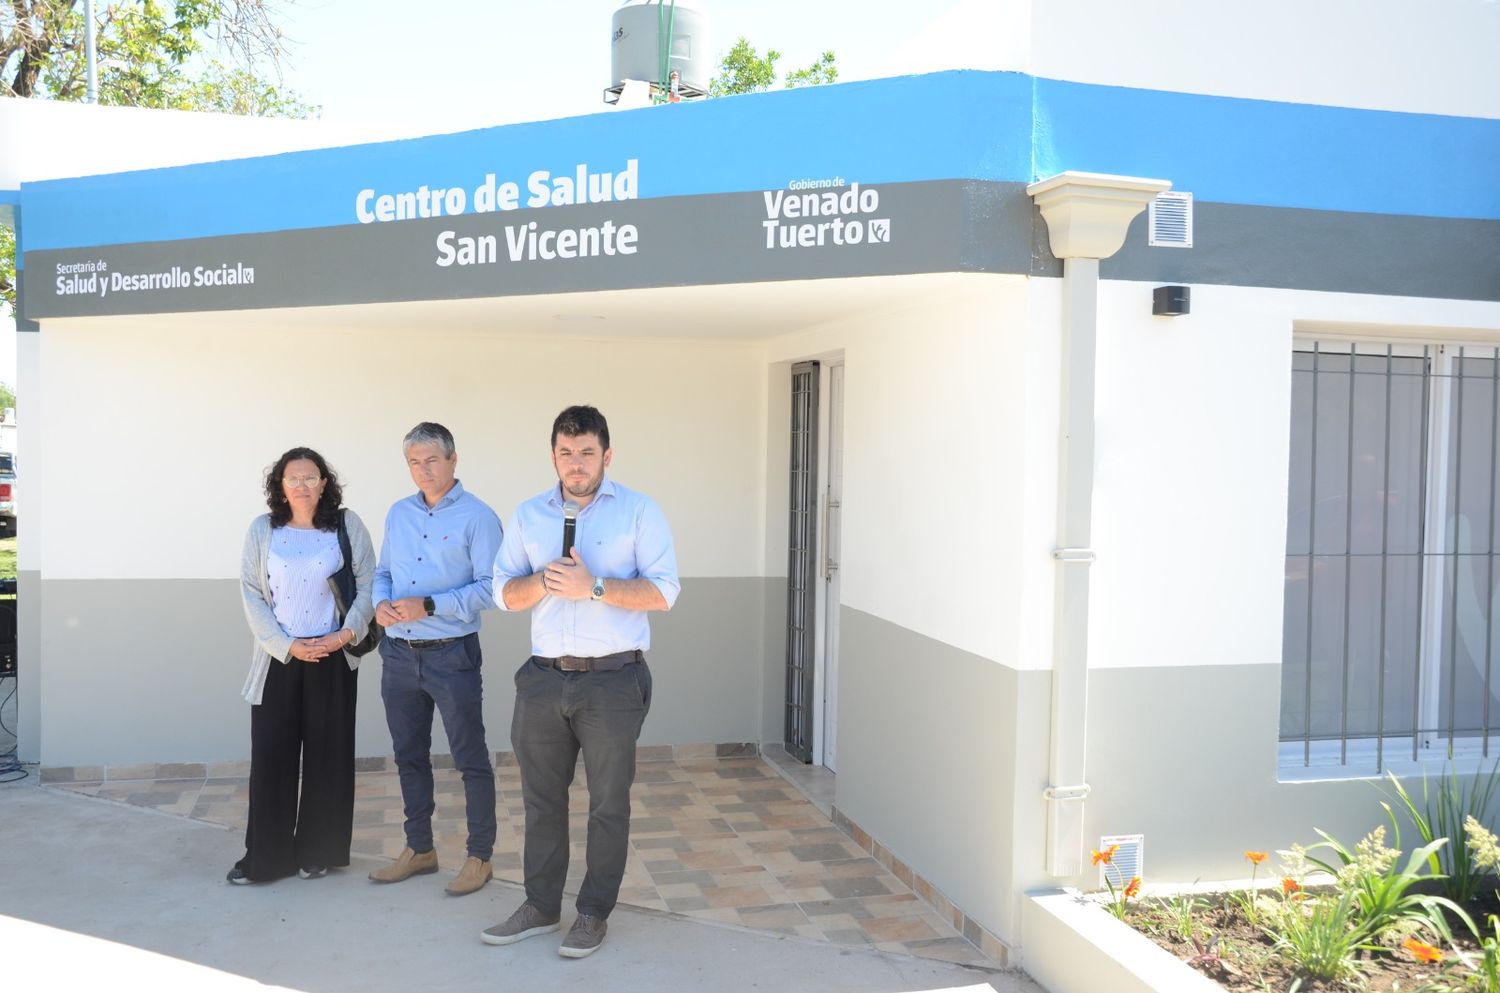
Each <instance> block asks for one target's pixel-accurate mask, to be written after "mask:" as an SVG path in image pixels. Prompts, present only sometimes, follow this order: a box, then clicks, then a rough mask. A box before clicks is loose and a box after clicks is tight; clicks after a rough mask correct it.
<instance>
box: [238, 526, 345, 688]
mask: <svg viewBox="0 0 1500 993" xmlns="http://www.w3.org/2000/svg"><path fill="white" fill-rule="evenodd" d="M343 513H344V526H345V529H346V530H347V531H348V532H349V550H350V551H351V552H353V553H354V603H353V604H352V605H351V606H350V607H349V612H348V614H346V615H345V616H344V623H343V624H341V625H340V627H341V628H348V629H349V630H350V631H353V632H354V640H355V641H358V640H360V639H361V638H363V637H364V636H365V631H366V630H368V629H369V627H370V621H371V620H373V619H374V617H375V608H374V607H373V606H372V605H371V603H370V587H371V585H372V584H373V583H374V581H375V546H374V544H372V543H371V541H370V532H369V530H368V529H367V528H366V527H365V525H364V522H363V521H361V520H360V519H359V516H358V515H356V514H355V513H354V511H352V510H345V511H344V512H343ZM270 549H271V515H270V514H261V515H260V516H259V517H257V518H256V519H255V520H253V521H251V522H250V531H249V532H248V533H247V534H246V535H245V550H244V552H242V553H241V555H240V595H241V597H242V598H243V599H244V601H245V620H246V621H248V622H249V624H250V633H251V634H252V635H254V636H255V646H254V648H253V649H252V650H251V653H250V674H249V675H248V676H246V677H245V688H244V689H243V690H242V691H241V692H242V694H243V695H244V697H245V700H246V701H247V702H249V703H260V696H261V692H262V691H263V690H264V689H265V686H266V673H267V672H269V671H270V668H271V661H272V660H273V659H274V660H276V661H278V662H281V663H283V664H285V663H286V662H288V661H290V659H291V651H292V641H293V640H294V639H293V638H292V636H291V635H289V634H287V633H286V632H285V631H284V630H282V627H281V625H280V624H279V623H278V622H277V620H276V612H275V611H274V610H273V609H272V608H271V589H270V569H269V566H268V563H267V559H268V557H269V554H270ZM328 584H329V585H330V586H332V585H333V580H332V579H331V578H330V579H329V580H328ZM344 657H345V658H346V659H348V660H349V668H351V669H355V668H358V667H359V659H357V658H355V657H354V656H353V655H347V654H346V655H345V656H344Z"/></svg>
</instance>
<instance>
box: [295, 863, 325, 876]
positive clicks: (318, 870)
mask: <svg viewBox="0 0 1500 993" xmlns="http://www.w3.org/2000/svg"><path fill="white" fill-rule="evenodd" d="M297 875H299V876H301V877H302V878H303V879H322V878H323V877H324V876H326V875H328V866H326V865H304V866H303V867H302V868H300V869H298V870H297Z"/></svg>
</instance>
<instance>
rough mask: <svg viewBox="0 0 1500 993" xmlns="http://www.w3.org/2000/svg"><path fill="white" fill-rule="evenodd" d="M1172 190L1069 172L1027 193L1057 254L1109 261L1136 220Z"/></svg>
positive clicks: (1161, 183) (1159, 183) (1163, 183)
mask: <svg viewBox="0 0 1500 993" xmlns="http://www.w3.org/2000/svg"><path fill="white" fill-rule="evenodd" d="M1171 188H1172V184H1171V183H1170V182H1168V181H1167V180H1165V179H1142V178H1139V177H1136V176H1108V175H1103V174H1101V173H1096V172H1072V171H1069V172H1060V173H1058V174H1057V175H1056V176H1052V177H1050V178H1048V179H1043V180H1041V181H1040V182H1036V183H1032V184H1031V185H1030V186H1028V187H1026V192H1027V193H1028V194H1030V195H1031V196H1032V197H1033V198H1034V199H1035V200H1036V205H1037V206H1038V207H1039V208H1041V211H1042V218H1043V219H1044V220H1045V221H1046V222H1047V237H1048V240H1049V241H1050V242H1051V245H1052V254H1053V255H1055V256H1057V257H1058V258H1060V259H1107V258H1109V257H1110V256H1111V255H1113V254H1115V253H1116V252H1118V251H1119V250H1120V246H1121V245H1123V244H1125V232H1126V231H1127V230H1129V228H1130V222H1131V221H1132V220H1134V219H1135V215H1137V214H1139V213H1140V212H1141V211H1142V210H1145V209H1146V205H1147V204H1149V203H1150V202H1151V200H1152V198H1153V197H1155V196H1156V195H1157V194H1158V193H1162V192H1165V191H1166V190H1170V189H1171Z"/></svg>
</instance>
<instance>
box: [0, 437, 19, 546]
mask: <svg viewBox="0 0 1500 993" xmlns="http://www.w3.org/2000/svg"><path fill="white" fill-rule="evenodd" d="M15 533H16V457H15V456H14V455H12V454H11V453H10V452H0V538H10V537H12V536H14V535H15Z"/></svg>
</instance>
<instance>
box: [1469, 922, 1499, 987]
mask: <svg viewBox="0 0 1500 993" xmlns="http://www.w3.org/2000/svg"><path fill="white" fill-rule="evenodd" d="M1474 973H1475V977H1476V978H1477V979H1478V980H1479V981H1478V982H1477V983H1475V984H1474V985H1475V986H1476V987H1477V988H1478V989H1480V990H1483V991H1484V993H1500V917H1496V916H1495V915H1494V914H1491V915H1490V933H1489V934H1486V935H1485V936H1484V937H1483V938H1481V939H1480V941H1479V964H1478V965H1477V966H1476V967H1475V968H1474Z"/></svg>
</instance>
